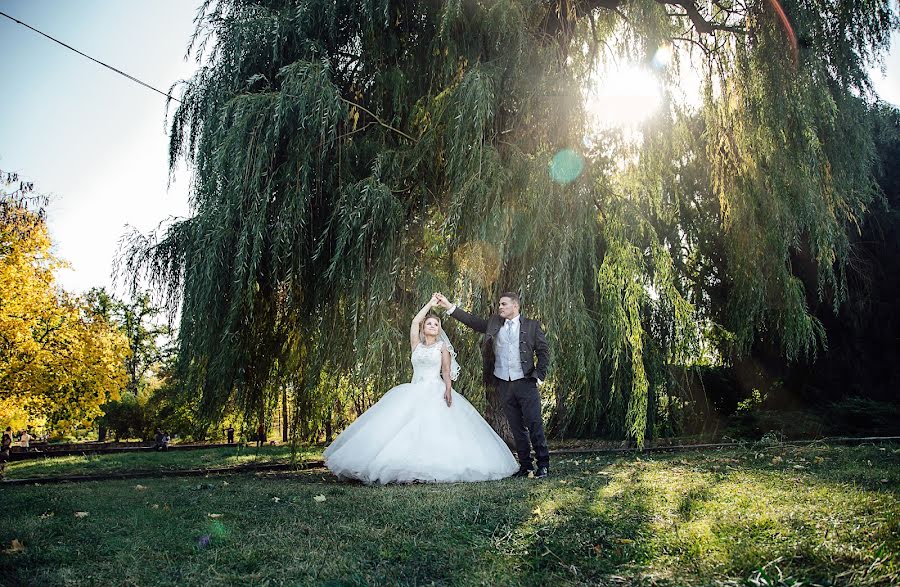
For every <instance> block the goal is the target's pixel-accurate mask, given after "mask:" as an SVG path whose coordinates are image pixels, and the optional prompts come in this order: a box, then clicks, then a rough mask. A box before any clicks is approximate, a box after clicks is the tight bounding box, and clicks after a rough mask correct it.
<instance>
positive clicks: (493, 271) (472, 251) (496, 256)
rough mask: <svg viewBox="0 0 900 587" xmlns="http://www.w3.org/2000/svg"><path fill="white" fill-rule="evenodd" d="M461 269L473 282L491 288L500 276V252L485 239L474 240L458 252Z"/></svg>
mask: <svg viewBox="0 0 900 587" xmlns="http://www.w3.org/2000/svg"><path fill="white" fill-rule="evenodd" d="M457 257H458V259H459V269H460V271H461V272H462V274H463V275H464V276H465V277H466V278H467V279H468V280H470V281H472V282H473V283H477V284H479V285H480V286H481V287H484V288H489V287H490V286H491V285H493V284H494V283H495V282H496V281H497V279H499V277H500V252H499V251H498V250H497V247H495V246H493V245H491V244H490V243H486V242H484V241H472V242H468V243H466V244H464V245H463V246H462V247H460V250H459V252H458V253H457Z"/></svg>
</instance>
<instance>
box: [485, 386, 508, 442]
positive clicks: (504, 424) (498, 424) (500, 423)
mask: <svg viewBox="0 0 900 587" xmlns="http://www.w3.org/2000/svg"><path fill="white" fill-rule="evenodd" d="M484 398H485V400H487V401H486V404H487V408H486V409H485V415H484V417H485V420H487V423H488V424H490V425H491V428H493V429H494V432H496V433H497V435H498V436H499V437H500V438H502V439H503V442H505V443H506V445H507V446H508V447H509V448H510V450H511V451H512V452H513V453H515V452H516V441H515V439H514V438H513V435H512V428H511V427H510V426H509V420H507V419H506V414H504V413H503V402H502V401H501V400H500V390H498V389H497V388H496V387H491V386H488V387H486V388H485V390H484Z"/></svg>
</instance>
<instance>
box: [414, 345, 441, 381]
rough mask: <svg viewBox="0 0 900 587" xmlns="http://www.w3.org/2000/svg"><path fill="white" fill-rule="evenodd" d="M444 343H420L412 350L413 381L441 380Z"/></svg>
mask: <svg viewBox="0 0 900 587" xmlns="http://www.w3.org/2000/svg"><path fill="white" fill-rule="evenodd" d="M443 346H444V343H443V342H442V341H440V340H439V341H437V342H436V343H434V344H432V345H430V346H426V345H425V343H420V344H419V346H417V347H416V348H415V350H414V351H413V352H412V364H413V378H412V382H413V383H421V382H425V381H435V380H437V381H441V348H443Z"/></svg>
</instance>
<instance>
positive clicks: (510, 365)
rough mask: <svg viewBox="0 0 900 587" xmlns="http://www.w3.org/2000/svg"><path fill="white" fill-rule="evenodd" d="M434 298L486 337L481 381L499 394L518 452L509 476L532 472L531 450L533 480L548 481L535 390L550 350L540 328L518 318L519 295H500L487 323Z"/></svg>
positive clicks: (439, 296)
mask: <svg viewBox="0 0 900 587" xmlns="http://www.w3.org/2000/svg"><path fill="white" fill-rule="evenodd" d="M435 295H436V296H437V299H438V304H439V305H440V306H441V307H442V308H445V309H446V310H447V313H448V314H449V315H450V316H453V317H454V318H456V319H457V320H459V321H460V322H462V323H463V324H465V325H466V326H468V327H469V328H471V329H472V330H475V331H476V332H481V333H483V334H484V339H482V343H481V354H482V356H483V357H484V382H485V384H486V385H488V386H491V387H494V386H496V387H497V388H498V390H499V391H500V400H501V401H502V402H503V412H504V413H505V414H506V418H507V420H509V425H510V427H511V428H512V433H513V437H514V438H515V440H516V452H518V453H519V471H518V472H517V473H515V474H514V475H513V477H527V476H528V473H530V472H531V471H532V461H531V446H533V447H534V454H535V456H536V457H537V471H536V472H535V474H534V476H535V478H538V479H542V478H544V477H546V476H547V475H548V473H549V469H550V452H549V451H548V450H547V440H546V439H545V438H544V423H543V422H542V421H541V396H540V394H539V393H538V386H539V385H541V384H543V382H544V379H546V378H547V368H548V367H549V366H550V350H549V348H548V346H547V339H546V338H545V337H544V332H543V330H541V325H540V324H539V323H538V322H537V321H536V320H529V319H528V318H525V317H524V316H522V315H521V314H519V296H518V295H517V294H515V293H512V292H506V293H503V294H501V296H500V302H499V304H498V306H497V313H496V314H494V315H493V316H491V317H490V318H488V319H487V320H484V319H483V318H478V317H476V316H473V315H471V314H469V313H468V312H466V311H464V310H462V309H461V308H457V307H456V306H455V305H454V304H451V303H450V302H449V301H448V300H447V298H446V297H444V296H443V295H442V294H439V293H438V294H435ZM535 355H537V366H535V364H534V357H535ZM529 437H530V439H531V446H529Z"/></svg>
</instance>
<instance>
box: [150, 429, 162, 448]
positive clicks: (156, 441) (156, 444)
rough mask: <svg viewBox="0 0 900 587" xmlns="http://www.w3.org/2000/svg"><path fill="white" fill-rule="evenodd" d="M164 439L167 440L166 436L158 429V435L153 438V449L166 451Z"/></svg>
mask: <svg viewBox="0 0 900 587" xmlns="http://www.w3.org/2000/svg"><path fill="white" fill-rule="evenodd" d="M163 438H165V435H164V434H163V432H162V430H160V429H159V428H157V429H156V435H155V436H154V437H153V443H154V444H153V448H155V449H156V450H165V447H164V446H163Z"/></svg>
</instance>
